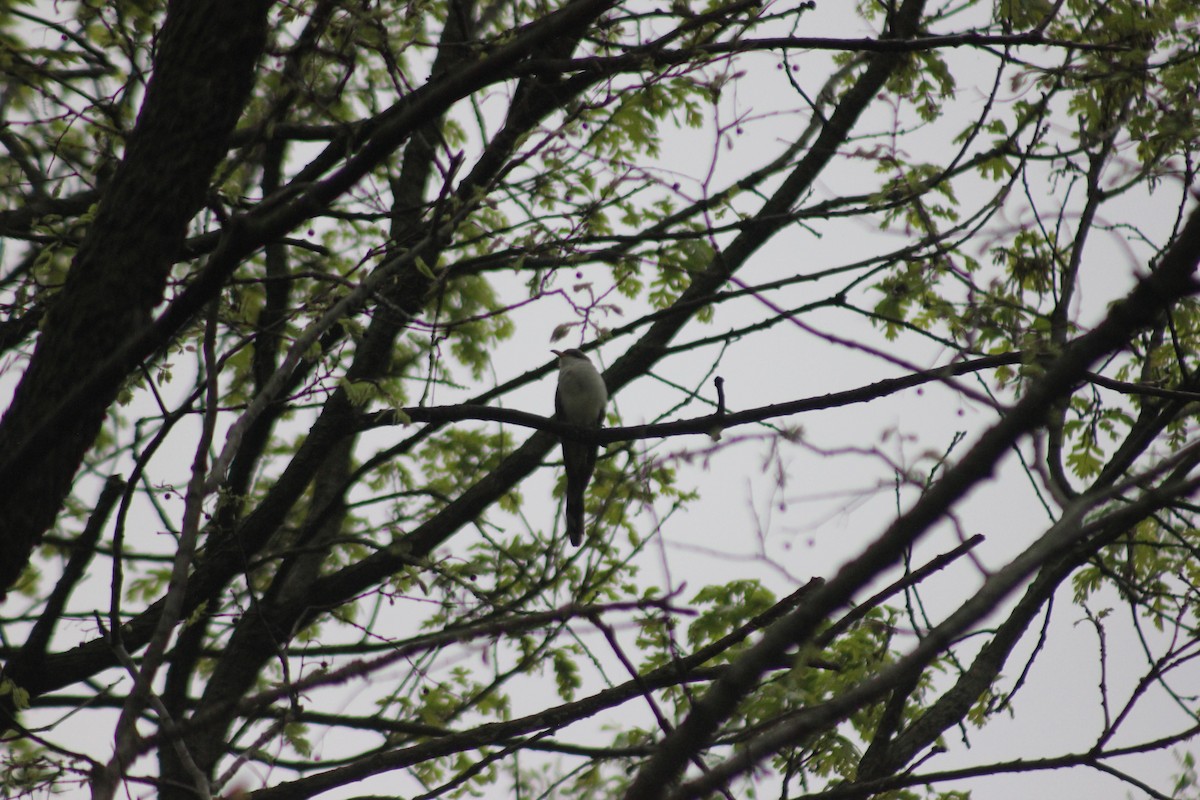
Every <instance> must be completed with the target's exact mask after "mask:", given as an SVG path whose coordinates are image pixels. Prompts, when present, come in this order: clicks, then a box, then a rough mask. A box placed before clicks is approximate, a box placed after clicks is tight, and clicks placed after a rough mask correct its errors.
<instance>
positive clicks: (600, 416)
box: [550, 349, 608, 547]
mask: <svg viewBox="0 0 1200 800" xmlns="http://www.w3.org/2000/svg"><path fill="white" fill-rule="evenodd" d="M550 352H552V353H554V354H555V355H556V356H558V392H557V393H555V395H554V411H555V415H556V416H557V417H558V419H559V420H561V421H563V422H565V423H567V424H569V425H578V426H579V427H581V428H599V427H600V423H601V422H603V421H604V406H605V404H607V403H608V389H607V388H606V387H605V385H604V378H603V377H602V376H601V375H600V373H599V372H597V371H596V368H595V367H594V366H592V362H591V361H590V360H589V359H588V357H587V356H585V355H584V354H583V353H581V352H580V351H578V350H574V349H572V350H551V351H550ZM562 449H563V465H564V466H565V467H566V470H567V496H566V499H567V538H568V539H570V540H571V544H573V545H575V546H576V547H578V546H579V545H580V544H581V543H582V542H583V495H584V492H586V491H587V485H588V482H589V481H590V480H591V479H592V473H593V472H594V471H595V470H596V455H597V454H598V453H599V452H600V447H599V446H598V445H594V444H584V443H582V442H573V441H571V440H569V439H563V443H562Z"/></svg>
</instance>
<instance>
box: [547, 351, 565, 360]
mask: <svg viewBox="0 0 1200 800" xmlns="http://www.w3.org/2000/svg"><path fill="white" fill-rule="evenodd" d="M550 352H551V353H554V355H556V356H558V357H559V358H562V354H563V351H562V350H551V351H550Z"/></svg>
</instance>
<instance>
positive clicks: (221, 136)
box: [0, 0, 270, 592]
mask: <svg viewBox="0 0 1200 800" xmlns="http://www.w3.org/2000/svg"><path fill="white" fill-rule="evenodd" d="M269 5H270V4H269V2H266V1H265V0H255V2H236V3H229V2H196V0H173V2H171V3H170V4H169V5H168V8H167V15H166V21H165V23H164V25H163V29H162V32H161V36H160V38H159V43H158V53H157V55H156V57H155V59H154V72H153V76H152V78H151V80H150V82H149V84H148V86H147V89H146V97H145V100H144V102H143V105H142V110H141V113H140V114H139V117H138V121H137V124H136V126H135V128H134V130H133V133H132V134H131V135H130V137H129V141H128V145H127V147H126V151H125V156H124V158H123V159H122V161H121V164H120V166H119V167H118V169H117V172H116V174H115V176H114V177H113V180H112V182H111V184H110V185H109V187H108V189H107V191H106V192H105V194H104V196H103V197H102V198H101V200H100V203H99V207H98V208H97V211H96V216H95V219H94V221H93V222H92V225H91V228H90V229H89V230H88V233H87V236H86V238H85V239H84V241H83V244H82V245H81V246H80V249H79V252H78V253H77V254H76V257H75V260H74V263H73V264H72V265H71V270H70V273H69V275H68V277H67V281H66V284H65V285H64V286H63V289H62V291H61V292H60V293H59V295H58V297H57V298H56V300H55V302H54V304H53V307H52V308H51V309H50V310H49V312H48V314H47V316H46V320H45V323H44V324H43V326H42V333H41V336H40V338H39V340H38V343H37V346H36V348H35V350H34V353H33V357H32V359H31V361H30V363H29V368H28V370H27V371H26V373H25V375H24V377H23V379H22V381H21V383H20V385H19V386H18V387H17V390H16V393H15V396H14V398H13V402H12V404H11V406H10V407H9V409H8V412H7V413H6V414H5V415H4V418H3V420H2V421H0V454H3V455H2V456H0V458H2V459H3V461H2V462H0V592H3V591H5V590H7V588H8V587H10V586H11V585H12V584H13V582H14V581H15V580H16V579H17V578H18V577H19V576H20V574H21V571H22V570H23V569H24V568H25V565H26V564H27V563H28V560H29V556H30V553H31V552H32V550H33V548H34V547H35V546H36V544H37V542H38V540H39V538H40V537H41V535H42V533H43V532H44V531H45V530H46V529H47V528H49V527H50V526H51V525H53V524H54V520H55V517H56V515H57V512H58V509H59V508H60V507H61V506H62V501H63V498H64V497H65V496H66V495H67V493H68V492H69V491H70V488H71V483H72V479H73V478H74V475H75V473H76V471H77V470H78V469H79V466H80V463H81V462H82V459H83V456H84V454H85V453H86V452H87V450H88V448H89V447H90V446H91V444H92V442H93V441H94V440H95V437H96V434H97V433H98V432H99V430H100V426H101V424H102V423H103V421H104V417H105V414H106V412H107V409H108V407H109V406H110V405H111V403H112V402H113V401H114V400H115V399H116V397H117V393H118V391H119V389H120V386H121V384H122V382H123V381H124V380H125V378H126V376H127V375H128V374H129V372H130V370H132V369H133V368H134V367H135V366H136V364H134V363H122V360H123V359H122V358H121V357H120V355H119V354H120V353H121V351H122V346H123V345H124V344H125V343H126V342H128V341H129V340H130V338H131V337H133V336H136V335H137V334H138V333H139V332H141V331H143V330H144V329H145V328H146V326H147V325H149V324H150V320H151V313H152V311H153V309H154V308H155V306H156V305H158V303H160V302H161V301H162V299H163V291H164V287H165V286H166V280H167V277H168V275H169V273H170V269H171V265H172V264H173V263H174V261H175V259H176V258H177V256H178V254H179V252H180V247H181V245H182V242H183V239H184V235H185V234H186V232H187V226H188V223H189V221H190V220H191V219H192V217H193V216H195V214H196V212H197V211H198V210H199V209H200V208H201V206H202V204H203V202H204V196H205V191H206V189H207V187H208V185H209V181H210V179H211V177H212V173H213V170H214V169H215V168H216V166H217V165H218V164H219V163H220V162H221V160H222V158H223V157H224V155H225V152H226V147H227V141H228V137H229V134H230V132H231V131H232V130H233V127H234V125H235V123H236V122H237V120H238V118H239V117H240V116H241V113H242V109H243V107H244V105H245V103H246V100H247V98H248V97H249V95H250V89H251V87H252V85H253V79H254V69H255V65H256V63H257V61H258V58H259V55H260V54H261V53H262V50H263V47H264V45H265V42H266V34H267V24H266V21H267V8H268V7H269ZM125 360H126V361H128V359H125ZM98 370H102V371H103V377H102V378H101V379H100V380H98V381H96V382H95V383H93V384H92V385H91V386H90V387H89V391H88V392H86V393H74V394H73V390H74V389H75V388H76V387H77V386H79V385H80V384H81V382H82V380H83V378H85V377H87V378H89V379H91V378H92V377H93V376H97V377H98V373H97V371H98Z"/></svg>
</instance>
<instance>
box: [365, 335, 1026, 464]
mask: <svg viewBox="0 0 1200 800" xmlns="http://www.w3.org/2000/svg"><path fill="white" fill-rule="evenodd" d="M1023 357H1024V354H1023V353H1021V352H1020V351H1014V352H1012V353H1002V354H1000V355H994V356H985V357H983V358H977V359H973V360H971V361H960V362H958V363H955V364H948V365H946V366H944V367H936V368H934V369H928V370H921V371H919V372H914V373H911V374H909V375H904V376H901V377H899V378H888V379H887V380H882V381H876V382H875V383H870V384H867V385H866V386H860V387H859V388H857V389H847V390H846V391H842V392H831V393H829V394H823V395H819V396H816V397H806V398H804V399H802V400H793V401H791V402H787V403H773V404H772V405H768V406H759V407H758V408H751V409H748V410H746V411H738V412H735V413H726V414H707V415H705V416H703V417H693V418H691V419H683V420H678V421H676V422H661V423H658V424H655V425H630V426H626V427H617V428H604V429H602V430H599V431H591V430H586V429H581V428H578V427H576V426H574V425H568V424H566V423H564V422H560V421H558V420H557V419H554V418H553V417H542V416H539V415H537V414H531V413H529V412H527V411H518V410H516V409H512V408H495V407H493V406H481V405H472V404H462V405H454V406H418V407H413V408H405V409H402V410H400V411H377V412H373V413H370V414H365V415H364V416H363V418H362V423H361V425H360V426H359V430H370V429H372V428H379V427H385V426H390V425H399V424H408V423H411V422H430V423H444V422H459V421H463V420H480V421H484V422H501V423H505V424H509V425H518V426H520V427H523V428H535V429H537V430H543V431H548V432H550V433H553V434H555V435H556V436H561V437H567V438H571V439H578V440H580V441H585V442H595V443H597V444H608V443H610V442H624V441H631V440H634V439H656V438H666V437H669V436H685V435H688V434H706V435H712V434H714V433H716V432H720V431H723V430H726V429H728V428H733V427H736V426H739V425H749V424H753V423H757V422H764V421H766V420H770V419H777V418H779V417H787V416H791V415H793V414H800V413H803V412H805V411H820V410H823V409H828V408H838V407H841V406H847V405H852V404H855V403H866V402H870V401H872V400H878V399H879V398H881V397H886V396H888V395H891V394H895V393H896V392H900V391H903V390H905V389H911V388H913V387H915V386H921V385H924V384H927V383H934V382H937V381H943V380H946V379H947V378H954V377H958V376H961V375H969V374H971V373H973V372H980V371H982V370H986V369H996V368H997V367H1004V366H1011V365H1013V364H1019V363H1021V360H1022V358H1023Z"/></svg>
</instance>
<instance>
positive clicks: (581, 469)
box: [563, 442, 598, 547]
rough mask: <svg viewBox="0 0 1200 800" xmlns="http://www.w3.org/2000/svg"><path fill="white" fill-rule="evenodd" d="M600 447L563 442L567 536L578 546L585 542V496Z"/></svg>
mask: <svg viewBox="0 0 1200 800" xmlns="http://www.w3.org/2000/svg"><path fill="white" fill-rule="evenodd" d="M597 451H598V448H596V447H592V446H589V445H586V444H578V443H576V442H563V461H564V462H565V464H566V468H567V491H566V506H567V508H566V526H567V538H568V539H569V540H570V541H571V544H573V545H575V546H576V547H578V546H579V545H580V544H582V543H583V498H584V495H585V494H586V493H587V486H588V482H589V481H591V479H592V473H593V472H594V471H595V469H596V455H597Z"/></svg>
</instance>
